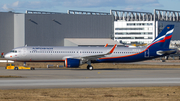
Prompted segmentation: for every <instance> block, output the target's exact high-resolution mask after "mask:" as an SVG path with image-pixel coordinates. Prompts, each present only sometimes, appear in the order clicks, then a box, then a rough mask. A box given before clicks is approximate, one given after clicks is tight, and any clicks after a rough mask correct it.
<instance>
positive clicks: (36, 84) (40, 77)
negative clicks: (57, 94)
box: [0, 68, 180, 89]
mask: <svg viewBox="0 0 180 101" xmlns="http://www.w3.org/2000/svg"><path fill="white" fill-rule="evenodd" d="M0 75H12V76H22V77H23V78H0V89H37V88H76V87H89V88H91V87H141V86H180V69H170V68H169V69H100V70H98V69H97V70H93V71H89V70H85V69H74V70H70V69H36V70H18V71H17V70H5V69H4V68H0Z"/></svg>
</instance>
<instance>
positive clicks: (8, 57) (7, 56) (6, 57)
mask: <svg viewBox="0 0 180 101" xmlns="http://www.w3.org/2000/svg"><path fill="white" fill-rule="evenodd" d="M4 57H5V59H10V58H11V57H12V56H11V55H10V54H9V53H7V54H5V56H4Z"/></svg>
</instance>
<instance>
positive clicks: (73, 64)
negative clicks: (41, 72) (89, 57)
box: [65, 58, 80, 68]
mask: <svg viewBox="0 0 180 101" xmlns="http://www.w3.org/2000/svg"><path fill="white" fill-rule="evenodd" d="M79 65H80V60H79V59H73V58H66V60H65V66H66V67H67V68H68V67H79Z"/></svg>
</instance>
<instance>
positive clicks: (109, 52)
mask: <svg viewBox="0 0 180 101" xmlns="http://www.w3.org/2000/svg"><path fill="white" fill-rule="evenodd" d="M116 46H117V44H115V45H114V46H113V47H112V48H111V50H110V51H108V52H107V53H105V54H97V55H86V56H80V57H79V56H78V57H76V56H66V57H64V58H63V59H65V58H75V59H81V60H82V61H88V60H96V59H98V58H102V57H104V56H105V55H109V54H112V53H113V52H114V49H115V48H116Z"/></svg>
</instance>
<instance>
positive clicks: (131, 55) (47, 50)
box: [5, 25, 176, 70]
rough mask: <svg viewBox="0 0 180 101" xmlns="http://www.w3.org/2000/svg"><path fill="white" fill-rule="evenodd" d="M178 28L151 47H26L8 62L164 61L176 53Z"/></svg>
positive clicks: (13, 53)
mask: <svg viewBox="0 0 180 101" xmlns="http://www.w3.org/2000/svg"><path fill="white" fill-rule="evenodd" d="M173 31H174V25H167V26H166V27H165V28H164V29H163V30H162V32H161V33H160V34H159V35H158V36H157V37H156V38H155V39H154V41H153V42H152V43H151V44H150V45H149V46H147V47H134V48H128V47H116V45H114V46H113V47H112V48H111V47H59V46H24V47H18V48H15V49H13V50H12V51H10V52H9V53H7V54H6V55H5V58H6V59H8V60H14V61H21V62H64V65H65V66H66V67H79V66H80V65H82V64H85V63H87V64H88V66H87V69H89V70H92V69H93V66H92V65H91V63H120V62H136V61H142V60H148V59H152V58H156V57H162V56H166V55H169V54H173V53H175V52H176V50H174V49H169V44H170V40H171V37H172V33H173Z"/></svg>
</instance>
